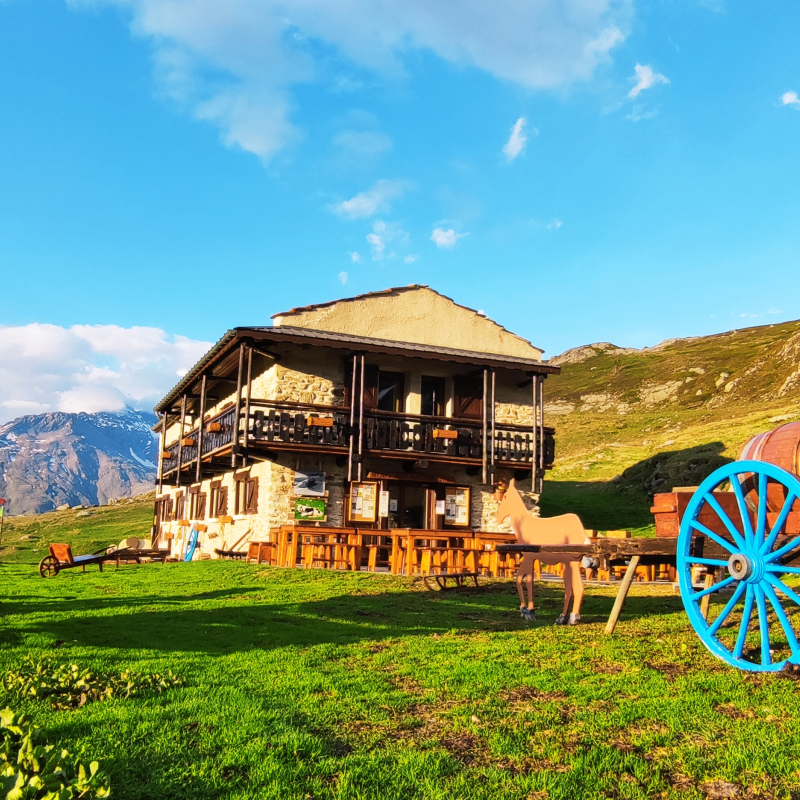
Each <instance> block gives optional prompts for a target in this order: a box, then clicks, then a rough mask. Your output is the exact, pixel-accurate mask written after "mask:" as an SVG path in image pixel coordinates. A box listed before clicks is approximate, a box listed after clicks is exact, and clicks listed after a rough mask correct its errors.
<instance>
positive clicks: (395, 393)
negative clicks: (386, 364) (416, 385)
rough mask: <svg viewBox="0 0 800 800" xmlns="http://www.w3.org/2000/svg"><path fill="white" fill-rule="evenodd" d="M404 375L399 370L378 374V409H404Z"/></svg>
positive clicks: (397, 411) (400, 410)
mask: <svg viewBox="0 0 800 800" xmlns="http://www.w3.org/2000/svg"><path fill="white" fill-rule="evenodd" d="M404 388H405V375H403V374H402V373H401V372H383V371H381V372H380V373H379V374H378V410H380V411H394V412H395V413H400V412H402V411H405V392H404V391H403V390H404Z"/></svg>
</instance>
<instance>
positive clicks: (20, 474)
mask: <svg viewBox="0 0 800 800" xmlns="http://www.w3.org/2000/svg"><path fill="white" fill-rule="evenodd" d="M155 422H156V417H155V415H154V414H151V413H147V412H139V411H125V412H122V413H98V414H65V413H61V412H56V413H50V414H37V415H31V416H25V417H19V418H18V419H15V420H13V421H12V422H9V423H6V424H5V425H2V426H0V496H3V497H5V498H6V499H7V500H8V501H9V506H8V510H9V513H10V514H38V513H41V512H43V511H51V510H53V509H54V508H57V507H59V506H61V505H64V504H69V505H71V506H75V505H91V506H94V505H99V504H104V503H106V502H108V500H109V499H110V498H119V497H130V496H132V495H136V494H141V493H142V492H147V491H150V490H151V489H152V488H153V479H154V477H155V475H156V462H157V459H158V441H157V439H156V437H155V436H154V435H153V433H152V431H151V430H150V427H151V426H152V425H154V424H155Z"/></svg>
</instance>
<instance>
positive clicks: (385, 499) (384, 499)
mask: <svg viewBox="0 0 800 800" xmlns="http://www.w3.org/2000/svg"><path fill="white" fill-rule="evenodd" d="M378 516H379V517H380V518H381V519H385V518H386V517H388V516H389V492H381V498H380V502H379V503H378Z"/></svg>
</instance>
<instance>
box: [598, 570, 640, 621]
mask: <svg viewBox="0 0 800 800" xmlns="http://www.w3.org/2000/svg"><path fill="white" fill-rule="evenodd" d="M638 566H639V556H633V558H631V563H630V564H628V568H627V569H626V570H625V575H624V577H623V578H622V584H621V585H620V587H619V591H618V592H617V597H616V600H614V607H613V608H612V609H611V615H610V616H609V618H608V623H607V624H606V629H605V634H606V636H610V635H611V634H612V633H614V629H615V628H616V627H617V621H618V620H619V615H620V614H621V613H622V606H623V605H625V598H626V597H627V596H628V591H629V589H630V588H631V583H633V579H634V577H635V576H636V569H637V567H638Z"/></svg>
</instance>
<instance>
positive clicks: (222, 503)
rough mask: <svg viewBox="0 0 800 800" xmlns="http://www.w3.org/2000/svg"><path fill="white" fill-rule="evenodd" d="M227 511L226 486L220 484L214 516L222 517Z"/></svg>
mask: <svg viewBox="0 0 800 800" xmlns="http://www.w3.org/2000/svg"><path fill="white" fill-rule="evenodd" d="M227 513H228V487H227V486H221V487H220V490H219V500H218V501H217V513H216V515H215V516H217V517H224V516H226V515H227Z"/></svg>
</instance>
